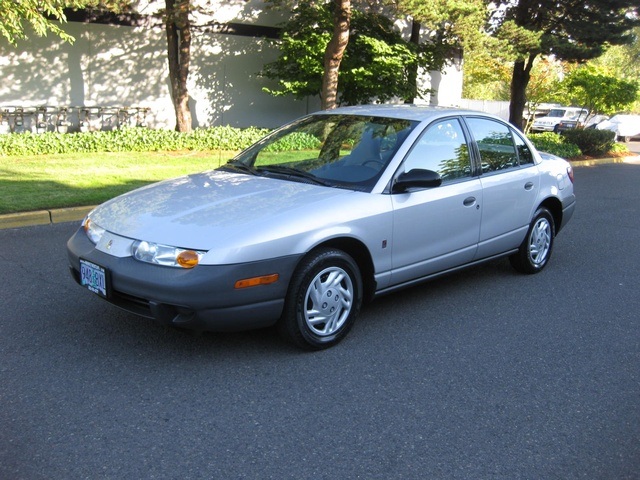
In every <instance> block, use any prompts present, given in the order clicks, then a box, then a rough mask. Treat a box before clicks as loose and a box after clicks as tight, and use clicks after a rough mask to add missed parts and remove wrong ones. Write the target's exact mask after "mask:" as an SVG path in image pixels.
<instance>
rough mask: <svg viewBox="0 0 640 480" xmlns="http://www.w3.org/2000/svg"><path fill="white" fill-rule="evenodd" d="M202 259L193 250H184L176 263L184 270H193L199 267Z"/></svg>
mask: <svg viewBox="0 0 640 480" xmlns="http://www.w3.org/2000/svg"><path fill="white" fill-rule="evenodd" d="M199 261H200V257H199V256H198V254H197V253H196V252H194V251H193V250H184V251H182V252H180V253H179V254H178V256H177V257H176V262H178V265H180V266H181V267H183V268H193V267H195V266H196V265H198V262H199Z"/></svg>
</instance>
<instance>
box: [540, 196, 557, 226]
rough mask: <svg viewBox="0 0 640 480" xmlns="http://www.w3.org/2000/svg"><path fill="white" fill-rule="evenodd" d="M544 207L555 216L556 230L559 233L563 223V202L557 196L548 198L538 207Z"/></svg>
mask: <svg viewBox="0 0 640 480" xmlns="http://www.w3.org/2000/svg"><path fill="white" fill-rule="evenodd" d="M540 207H544V208H546V209H547V210H549V212H551V216H552V217H553V223H554V230H555V233H556V234H557V233H558V230H559V229H560V226H561V225H562V202H560V200H559V199H557V198H555V197H549V198H546V199H545V200H544V201H543V202H542V203H541V204H540V205H539V207H538V208H540Z"/></svg>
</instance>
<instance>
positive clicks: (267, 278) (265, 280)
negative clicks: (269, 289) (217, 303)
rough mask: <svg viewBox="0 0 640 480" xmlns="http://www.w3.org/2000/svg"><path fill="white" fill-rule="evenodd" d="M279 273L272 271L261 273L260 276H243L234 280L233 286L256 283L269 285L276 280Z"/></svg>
mask: <svg viewBox="0 0 640 480" xmlns="http://www.w3.org/2000/svg"><path fill="white" fill-rule="evenodd" d="M279 277H280V275H278V274H277V273H272V274H271V275H262V276H261V277H253V278H245V279H243V280H238V281H237V282H236V285H235V288H249V287H255V286H257V285H270V284H272V283H275V282H277V281H278V278H279Z"/></svg>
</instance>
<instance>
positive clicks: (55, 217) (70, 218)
mask: <svg viewBox="0 0 640 480" xmlns="http://www.w3.org/2000/svg"><path fill="white" fill-rule="evenodd" d="M607 163H640V156H637V157H620V158H599V159H597V160H575V161H571V165H573V166H574V167H591V166H594V165H604V164H607ZM94 208H95V207H94V206H90V207H70V208H56V209H53V210H38V211H36V212H23V213H9V214H7V215H0V230H2V229H5V228H20V227H31V226H35V225H48V224H52V223H64V222H79V221H80V220H82V219H83V218H84V217H85V216H86V215H87V213H89V212H90V211H91V210H93V209H94Z"/></svg>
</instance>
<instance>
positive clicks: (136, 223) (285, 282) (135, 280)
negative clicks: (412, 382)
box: [68, 105, 575, 349]
mask: <svg viewBox="0 0 640 480" xmlns="http://www.w3.org/2000/svg"><path fill="white" fill-rule="evenodd" d="M574 208H575V196H574V192H573V171H572V169H571V166H570V165H569V163H568V162H566V161H565V160H562V159H560V158H557V157H554V156H552V155H547V154H540V153H538V152H537V151H536V149H535V148H534V147H533V146H532V144H531V143H530V142H529V141H528V140H527V139H526V138H525V136H524V135H522V133H520V132H519V131H518V130H516V129H515V128H514V127H512V126H511V125H509V124H508V123H506V122H504V121H502V120H501V119H500V118H498V117H495V116H492V115H488V114H484V113H479V112H473V111H464V110H456V109H442V108H428V107H415V106H409V105H407V106H404V105H396V106H389V105H387V106H380V105H376V106H359V107H345V108H338V109H335V110H331V111H323V112H319V113H315V114H312V115H308V116H305V117H303V118H301V119H299V120H296V121H294V122H292V123H290V124H288V125H285V126H284V127H282V128H280V129H277V130H275V131H273V132H272V133H270V134H269V135H268V136H266V137H265V138H264V139H262V140H261V141H259V142H258V143H256V144H255V145H253V146H251V147H250V148H248V149H247V150H245V151H243V152H242V153H240V154H239V155H238V156H237V157H235V158H234V159H232V160H231V161H229V162H228V163H227V164H225V165H224V166H222V167H220V168H217V169H215V170H211V171H207V172H203V173H198V174H194V175H188V176H185V177H181V178H176V179H173V180H167V181H163V182H160V183H156V184H153V185H150V186H147V187H144V188H140V189H138V190H135V191H132V192H130V193H127V194H125V195H122V196H120V197H117V198H114V199H113V200H110V201H108V202H106V203H104V204H103V205H100V206H99V207H97V208H96V209H94V210H93V211H92V212H91V213H90V214H89V215H88V216H87V217H86V218H85V219H84V221H83V222H82V225H81V227H80V228H79V229H78V231H77V232H76V233H75V234H74V235H73V236H72V237H71V239H70V240H69V242H68V257H69V263H70V267H71V273H72V275H73V277H74V278H75V280H76V281H77V282H78V283H79V284H80V285H81V286H82V287H84V288H85V289H87V290H89V291H91V292H93V293H94V294H96V295H98V296H100V297H102V298H103V299H105V300H107V301H108V302H111V303H112V304H114V305H117V306H119V307H122V308H124V309H125V310H128V311H130V312H133V313H135V314H139V315H142V316H145V317H149V318H153V319H155V320H157V321H159V322H162V323H164V324H168V325H173V326H176V327H183V328H191V329H197V330H211V331H226V330H242V329H251V328H260V327H266V326H271V325H277V326H278V328H279V330H280V331H281V332H282V334H283V335H284V336H285V337H286V338H287V339H289V340H290V341H292V342H293V343H295V344H297V345H299V346H301V347H305V348H309V349H321V348H326V347H329V346H332V345H334V344H336V343H337V342H339V341H340V340H342V339H343V338H344V337H345V335H346V334H347V333H348V331H349V330H350V329H351V327H352V326H353V324H354V321H355V320H356V317H357V316H358V313H359V312H360V308H361V306H362V305H363V303H364V302H368V301H370V300H372V299H374V298H375V297H377V296H379V295H383V294H386V293H389V292H393V291H395V290H397V289H400V288H403V287H408V286H410V285H415V284H417V283H419V282H423V281H425V280H429V279H433V278H434V277H437V276H440V275H442V274H445V273H449V272H453V271H456V270H458V269H460V268H462V267H467V266H471V265H475V264H478V263H479V262H485V261H488V260H492V259H495V258H498V257H503V256H508V258H509V260H510V261H511V264H512V265H513V267H515V269H516V270H518V271H520V272H524V273H528V274H533V273H538V272H540V271H541V270H542V269H543V268H544V267H545V266H546V265H547V263H548V262H549V259H550V257H551V251H552V247H553V243H554V237H555V236H556V235H557V233H558V232H559V231H560V230H561V229H562V228H563V227H564V226H565V225H566V224H567V222H568V221H569V219H570V218H571V216H572V214H573V212H574Z"/></svg>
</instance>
